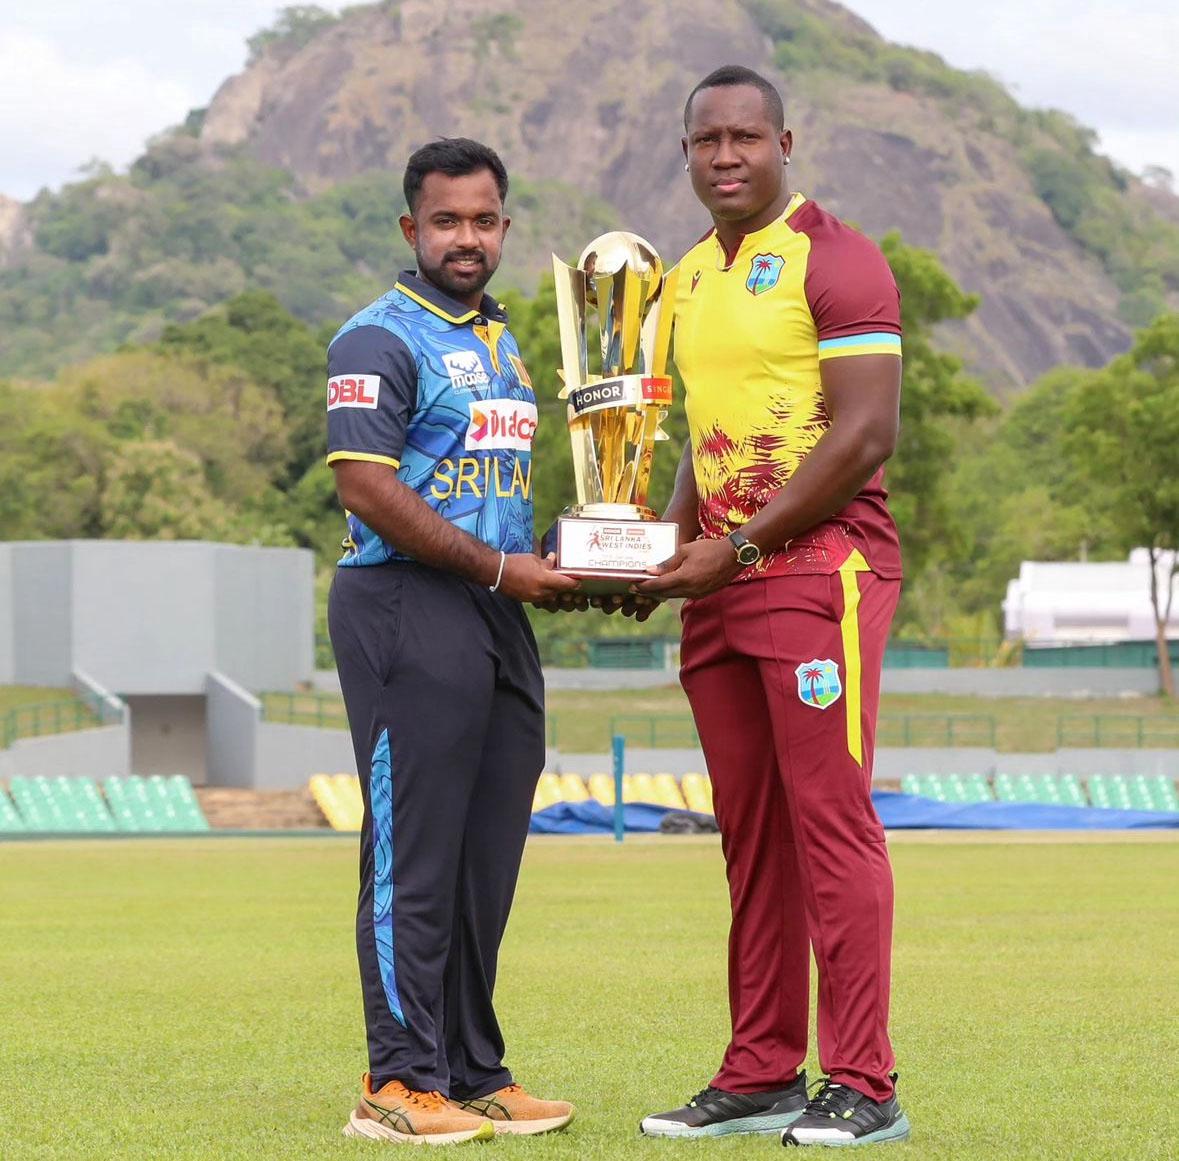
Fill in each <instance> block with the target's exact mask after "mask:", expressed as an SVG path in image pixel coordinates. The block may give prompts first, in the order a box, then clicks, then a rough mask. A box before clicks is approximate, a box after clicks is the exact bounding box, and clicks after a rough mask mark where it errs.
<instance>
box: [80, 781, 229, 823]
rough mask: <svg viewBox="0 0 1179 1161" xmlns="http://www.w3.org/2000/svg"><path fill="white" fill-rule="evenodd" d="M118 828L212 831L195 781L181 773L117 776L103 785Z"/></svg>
mask: <svg viewBox="0 0 1179 1161" xmlns="http://www.w3.org/2000/svg"><path fill="white" fill-rule="evenodd" d="M102 788H103V791H104V792H105V794H106V801H107V805H108V806H109V807H110V812H111V814H112V815H114V820H115V829H116V830H120V831H127V832H129V833H138V834H168V833H173V834H177V833H188V832H191V831H199V830H208V829H209V823H208V821H207V820H206V819H205V816H204V813H203V812H202V810H201V808H200V804H199V803H198V802H197V800H196V795H195V794H194V793H193V789H192V784H191V783H190V782H189V780H188V779H187V778H184V777H183V776H181V775H179V774H174V775H172V776H171V777H168V778H165V777H163V776H162V775H160V774H153V775H151V776H150V777H149V778H143V777H141V776H139V775H138V774H132V775H129V776H128V777H126V778H122V777H119V776H117V775H115V776H112V777H110V778H108V779H107V780H106V781H105V782H104V783H103V784H102Z"/></svg>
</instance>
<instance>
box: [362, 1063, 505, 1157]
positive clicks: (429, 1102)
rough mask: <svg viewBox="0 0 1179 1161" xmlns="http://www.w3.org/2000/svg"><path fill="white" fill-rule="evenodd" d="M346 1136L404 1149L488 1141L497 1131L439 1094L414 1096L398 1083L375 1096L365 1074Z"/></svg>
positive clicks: (386, 1086) (488, 1123) (482, 1117)
mask: <svg viewBox="0 0 1179 1161" xmlns="http://www.w3.org/2000/svg"><path fill="white" fill-rule="evenodd" d="M344 1136H345V1137H367V1138H368V1139H369V1140H370V1141H397V1142H399V1143H401V1144H405V1145H457V1144H458V1143H459V1142H460V1141H488V1140H490V1139H491V1138H492V1137H494V1136H495V1127H494V1126H493V1125H492V1123H491V1121H489V1120H488V1119H487V1118H486V1117H485V1116H483V1115H482V1114H476V1113H471V1112H465V1111H464V1110H462V1109H459V1108H456V1107H455V1106H454V1105H452V1104H451V1103H450V1101H448V1100H447V1099H446V1098H445V1097H444V1096H443V1095H442V1094H441V1093H440V1092H414V1090H413V1089H409V1088H406V1087H405V1085H403V1084H402V1083H401V1081H399V1080H391V1081H389V1083H388V1084H386V1085H384V1086H383V1087H382V1088H381V1090H380V1092H375V1093H374V1092H373V1089H372V1077H371V1076H370V1075H369V1074H368V1073H367V1072H366V1073H365V1074H364V1080H363V1091H362V1093H361V1096H360V1104H358V1105H357V1106H356V1108H355V1110H354V1111H353V1113H352V1116H350V1117H349V1118H348V1123H347V1124H346V1125H345V1126H344Z"/></svg>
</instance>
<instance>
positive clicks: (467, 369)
mask: <svg viewBox="0 0 1179 1161" xmlns="http://www.w3.org/2000/svg"><path fill="white" fill-rule="evenodd" d="M442 364H443V366H445V368H446V373H447V374H448V375H449V376H450V385H451V386H452V387H453V388H454V389H455V390H456V391H472V390H474V389H475V388H476V387H480V388H481V387H486V386H487V385H488V384H489V383H490V382H491V378H490V376H489V375H488V374H487V369H486V368H485V367H484V366H483V360H482V359H480V358H479V356H478V355H477V354H476V353H475V352H474V351H445V352H443V355H442Z"/></svg>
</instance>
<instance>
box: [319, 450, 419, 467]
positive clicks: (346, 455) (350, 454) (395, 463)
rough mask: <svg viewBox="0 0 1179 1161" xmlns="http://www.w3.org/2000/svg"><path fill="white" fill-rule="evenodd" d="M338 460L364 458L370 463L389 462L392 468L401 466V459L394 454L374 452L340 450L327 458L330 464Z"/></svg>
mask: <svg viewBox="0 0 1179 1161" xmlns="http://www.w3.org/2000/svg"><path fill="white" fill-rule="evenodd" d="M337 460H363V461H364V462H365V463H369V464H388V465H389V467H391V468H399V467H401V461H400V460H395V459H393V457H392V456H378V455H373V453H372V452H358V451H338V452H332V454H331V455H330V456H328V458H327V462H328V463H329V464H334V463H335V462H336V461H337Z"/></svg>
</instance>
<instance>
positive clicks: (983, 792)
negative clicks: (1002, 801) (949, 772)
mask: <svg viewBox="0 0 1179 1161" xmlns="http://www.w3.org/2000/svg"><path fill="white" fill-rule="evenodd" d="M962 784H963V790H964V793H966V798H964V799H963V802H968V803H993V802H994V800H995V796H994V794H993V793H992V792H990V783H989V781H987V776H986V774H967V776H966V777H964V778H963V779H962Z"/></svg>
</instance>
